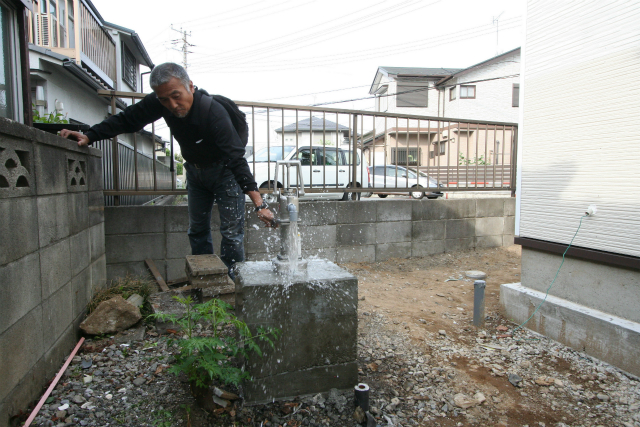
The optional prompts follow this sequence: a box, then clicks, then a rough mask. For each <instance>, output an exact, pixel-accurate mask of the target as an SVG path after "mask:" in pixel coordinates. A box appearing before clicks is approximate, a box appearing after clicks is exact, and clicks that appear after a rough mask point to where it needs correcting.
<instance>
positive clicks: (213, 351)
mask: <svg viewBox="0 0 640 427" xmlns="http://www.w3.org/2000/svg"><path fill="white" fill-rule="evenodd" d="M173 298H174V299H175V300H176V301H178V302H180V303H181V304H183V305H184V306H185V308H186V310H187V312H186V314H185V315H184V316H183V317H181V318H178V317H177V316H176V315H174V314H165V313H156V314H152V315H151V316H150V317H151V318H154V319H160V320H162V321H171V322H173V323H176V324H178V325H180V326H181V327H182V330H183V332H184V334H185V336H186V337H185V338H178V339H170V340H169V345H173V344H177V346H178V348H179V354H178V355H177V356H176V363H175V364H174V365H173V366H171V368H169V371H170V372H173V373H174V374H176V375H178V374H180V373H184V374H186V376H187V378H188V379H189V382H190V383H192V384H195V386H196V387H197V388H208V387H209V385H210V384H211V383H212V382H213V380H219V381H222V382H223V383H225V384H233V385H236V386H237V385H238V384H239V383H240V381H241V380H243V379H250V376H249V374H248V373H247V372H244V371H243V370H242V369H240V368H237V367H235V366H234V365H233V362H234V358H236V357H237V356H244V357H246V356H248V355H249V353H251V352H255V353H256V354H258V355H260V356H262V351H261V350H260V347H258V344H257V343H256V341H263V342H266V343H268V344H269V345H271V347H273V340H274V339H277V337H278V334H279V331H278V330H277V329H274V328H259V329H258V330H257V333H256V335H253V334H252V333H251V331H250V330H249V327H248V326H247V324H246V323H244V322H243V321H241V320H238V318H236V316H235V315H233V314H232V313H230V312H229V309H230V308H231V305H229V304H227V303H225V302H224V301H221V300H218V299H212V300H211V301H208V302H206V303H204V304H194V302H193V300H192V299H191V297H190V296H189V297H186V298H183V297H179V296H175V297H173ZM200 322H203V323H210V324H211V329H212V331H213V336H210V337H203V336H196V335H195V334H194V327H195V325H196V324H198V323H200ZM229 327H231V328H232V329H234V332H236V333H234V334H228V333H226V332H227V329H228V328H229ZM192 391H193V390H192Z"/></svg>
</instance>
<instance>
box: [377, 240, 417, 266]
mask: <svg viewBox="0 0 640 427" xmlns="http://www.w3.org/2000/svg"><path fill="white" fill-rule="evenodd" d="M409 257H411V242H404V243H386V244H380V245H376V261H377V262H380V261H386V260H388V259H390V258H409Z"/></svg>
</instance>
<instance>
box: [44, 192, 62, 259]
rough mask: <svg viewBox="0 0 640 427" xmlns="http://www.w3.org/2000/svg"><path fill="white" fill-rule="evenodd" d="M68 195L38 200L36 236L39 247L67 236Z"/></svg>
mask: <svg viewBox="0 0 640 427" xmlns="http://www.w3.org/2000/svg"><path fill="white" fill-rule="evenodd" d="M68 197H69V195H67V194H62V195H58V196H46V197H39V198H38V236H39V238H40V247H41V248H44V247H45V246H48V245H50V244H51V243H53V242H57V241H58V240H61V239H64V238H65V237H67V236H69V202H68Z"/></svg>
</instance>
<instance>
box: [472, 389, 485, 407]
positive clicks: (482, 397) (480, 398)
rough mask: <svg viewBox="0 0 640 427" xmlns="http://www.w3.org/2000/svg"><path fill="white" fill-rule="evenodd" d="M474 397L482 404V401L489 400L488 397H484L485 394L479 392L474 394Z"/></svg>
mask: <svg viewBox="0 0 640 427" xmlns="http://www.w3.org/2000/svg"><path fill="white" fill-rule="evenodd" d="M473 398H474V399H475V400H476V402H478V405H482V403H483V402H484V401H485V400H487V398H486V397H484V394H482V393H480V392H477V393H476V394H474V395H473Z"/></svg>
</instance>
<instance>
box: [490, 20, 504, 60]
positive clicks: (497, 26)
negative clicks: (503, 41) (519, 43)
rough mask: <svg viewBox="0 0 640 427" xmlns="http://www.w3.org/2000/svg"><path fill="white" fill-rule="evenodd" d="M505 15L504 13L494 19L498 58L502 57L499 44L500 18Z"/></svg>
mask: <svg viewBox="0 0 640 427" xmlns="http://www.w3.org/2000/svg"><path fill="white" fill-rule="evenodd" d="M503 13H504V11H503V12H502V13H500V15H498V16H497V17H494V18H493V24H495V26H496V56H498V55H500V48H499V44H498V32H499V31H500V17H501V16H502V14H503Z"/></svg>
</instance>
